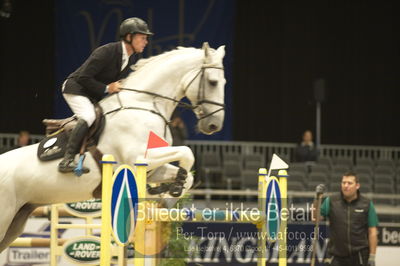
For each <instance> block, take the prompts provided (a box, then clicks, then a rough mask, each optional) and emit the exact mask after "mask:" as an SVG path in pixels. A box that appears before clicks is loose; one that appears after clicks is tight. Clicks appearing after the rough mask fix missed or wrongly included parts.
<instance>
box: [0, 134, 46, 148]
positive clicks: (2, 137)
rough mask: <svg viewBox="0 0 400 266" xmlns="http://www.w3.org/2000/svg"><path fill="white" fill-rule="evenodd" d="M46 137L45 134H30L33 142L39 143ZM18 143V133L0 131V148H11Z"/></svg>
mask: <svg viewBox="0 0 400 266" xmlns="http://www.w3.org/2000/svg"><path fill="white" fill-rule="evenodd" d="M43 138H44V135H35V134H30V139H31V143H32V144H33V143H37V142H39V141H40V140H42V139H43ZM17 144H18V134H11V133H10V134H8V133H0V149H1V148H5V149H10V148H12V147H14V146H16V145H17Z"/></svg>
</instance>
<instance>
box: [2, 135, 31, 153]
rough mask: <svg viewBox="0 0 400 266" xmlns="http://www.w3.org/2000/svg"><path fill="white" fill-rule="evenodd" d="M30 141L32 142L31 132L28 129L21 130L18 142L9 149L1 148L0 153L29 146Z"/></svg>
mask: <svg viewBox="0 0 400 266" xmlns="http://www.w3.org/2000/svg"><path fill="white" fill-rule="evenodd" d="M30 142H31V135H30V134H29V132H28V131H26V130H21V131H20V132H19V134H18V140H17V143H16V144H15V145H14V146H12V147H11V148H9V149H7V148H0V154H2V153H5V152H8V151H11V150H14V149H18V148H21V147H24V146H27V145H29V144H30Z"/></svg>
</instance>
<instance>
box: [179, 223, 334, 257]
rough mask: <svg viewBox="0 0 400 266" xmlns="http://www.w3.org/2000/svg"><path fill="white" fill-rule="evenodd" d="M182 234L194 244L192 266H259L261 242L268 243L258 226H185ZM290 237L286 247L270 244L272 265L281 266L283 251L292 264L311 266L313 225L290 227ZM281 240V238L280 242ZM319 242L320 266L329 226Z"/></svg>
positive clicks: (189, 224)
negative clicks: (279, 258) (259, 243)
mask: <svg viewBox="0 0 400 266" xmlns="http://www.w3.org/2000/svg"><path fill="white" fill-rule="evenodd" d="M178 233H181V234H182V235H183V236H184V237H185V238H186V239H189V240H190V245H189V247H188V250H187V251H188V253H189V254H190V256H189V260H188V262H189V264H188V265H198V264H201V265H241V264H245V265H256V263H257V258H258V247H257V241H258V240H261V241H266V239H267V236H266V235H262V234H261V233H259V232H258V231H257V228H256V226H255V225H253V224H242V223H212V224H211V223H184V224H183V226H182V228H181V229H180V230H178ZM286 235H287V246H286V247H279V245H278V242H274V243H267V248H268V252H267V254H266V258H267V262H268V264H271V263H272V264H275V263H278V253H279V250H282V249H284V250H286V252H287V262H288V263H293V264H296V265H309V264H310V261H311V260H310V258H311V252H312V248H311V244H312V239H313V238H314V226H313V224H290V225H288V230H287V231H286ZM177 237H178V236H177ZM281 237H282V236H281V235H278V236H277V238H278V239H280V238H281ZM318 240H319V241H318V244H317V247H316V254H317V258H318V260H317V263H316V265H323V263H322V262H323V259H324V257H325V253H326V250H327V244H328V239H327V227H326V225H322V226H321V227H320V232H319V236H318Z"/></svg>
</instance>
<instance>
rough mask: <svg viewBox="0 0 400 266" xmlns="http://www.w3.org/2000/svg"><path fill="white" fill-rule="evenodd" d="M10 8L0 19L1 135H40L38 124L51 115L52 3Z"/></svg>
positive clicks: (16, 3) (20, 4)
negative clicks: (7, 15) (24, 132)
mask: <svg viewBox="0 0 400 266" xmlns="http://www.w3.org/2000/svg"><path fill="white" fill-rule="evenodd" d="M2 3H3V1H1V0H0V8H1V6H2ZM12 7H13V11H12V13H11V16H10V18H8V19H2V18H0V99H1V100H0V132H1V133H9V132H10V133H16V132H18V131H19V130H26V129H27V130H29V131H31V132H33V133H40V134H43V132H44V127H43V126H42V125H41V120H42V119H43V118H46V117H51V116H52V115H53V93H54V67H53V66H54V30H53V27H54V16H53V14H54V6H53V1H50V0H45V1H26V0H25V1H18V0H14V1H12Z"/></svg>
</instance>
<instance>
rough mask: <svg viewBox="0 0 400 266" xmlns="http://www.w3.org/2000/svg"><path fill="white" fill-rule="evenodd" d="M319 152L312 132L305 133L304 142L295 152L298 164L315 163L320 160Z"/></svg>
mask: <svg viewBox="0 0 400 266" xmlns="http://www.w3.org/2000/svg"><path fill="white" fill-rule="evenodd" d="M318 155H319V150H318V149H317V148H316V147H315V146H314V142H313V135H312V132H311V130H306V131H304V133H303V140H302V142H301V143H300V144H299V146H297V148H296V150H295V156H296V161H297V162H315V161H317V160H318Z"/></svg>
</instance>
